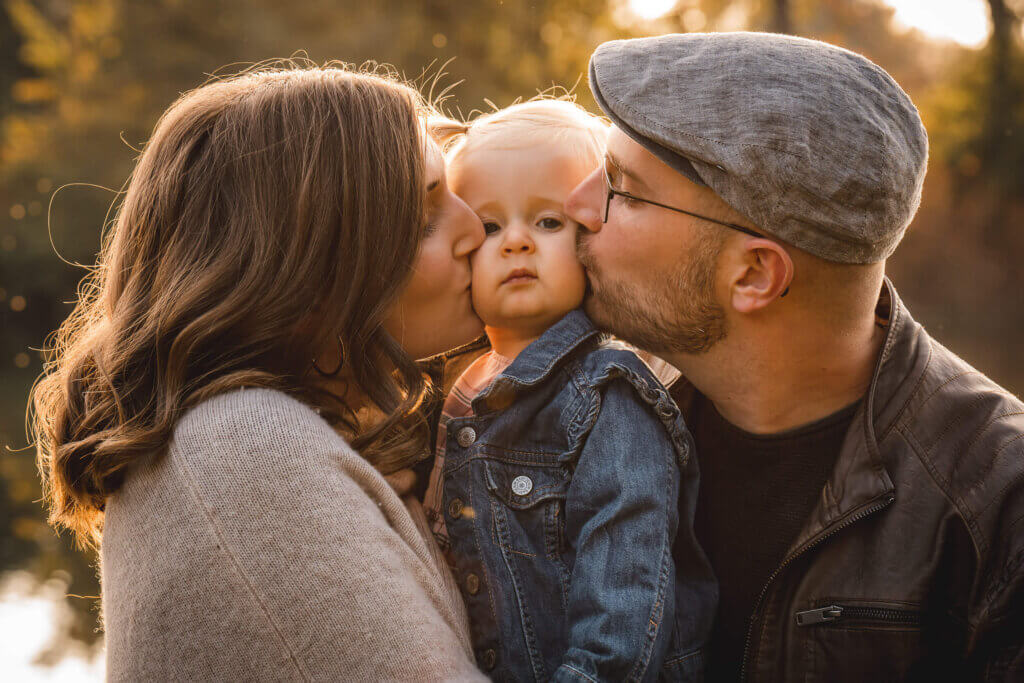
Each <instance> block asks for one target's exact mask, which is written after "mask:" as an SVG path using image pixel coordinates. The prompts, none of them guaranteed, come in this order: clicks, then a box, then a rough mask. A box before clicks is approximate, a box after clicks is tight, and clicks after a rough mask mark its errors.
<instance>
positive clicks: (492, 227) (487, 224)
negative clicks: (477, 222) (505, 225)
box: [484, 221, 501, 235]
mask: <svg viewBox="0 0 1024 683" xmlns="http://www.w3.org/2000/svg"><path fill="white" fill-rule="evenodd" d="M499 230H501V226H500V225H498V224H497V223H495V222H494V221H484V232H485V233H486V234H488V235H493V234H494V233H496V232H498V231H499Z"/></svg>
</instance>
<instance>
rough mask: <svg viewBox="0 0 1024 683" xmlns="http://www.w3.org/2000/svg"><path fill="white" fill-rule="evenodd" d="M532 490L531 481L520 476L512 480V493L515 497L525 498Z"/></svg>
mask: <svg viewBox="0 0 1024 683" xmlns="http://www.w3.org/2000/svg"><path fill="white" fill-rule="evenodd" d="M532 490H533V480H532V479H530V478H529V477H524V476H522V475H520V476H518V477H516V478H515V479H513V480H512V493H514V494H516V495H517V496H525V495H526V494H527V493H529V492H530V491H532Z"/></svg>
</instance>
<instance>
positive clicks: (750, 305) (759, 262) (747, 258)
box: [729, 238, 794, 313]
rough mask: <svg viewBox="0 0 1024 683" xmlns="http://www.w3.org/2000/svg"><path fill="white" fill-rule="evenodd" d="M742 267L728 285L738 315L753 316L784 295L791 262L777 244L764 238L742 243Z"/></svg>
mask: <svg viewBox="0 0 1024 683" xmlns="http://www.w3.org/2000/svg"><path fill="white" fill-rule="evenodd" d="M741 249H742V250H743V254H742V262H741V263H742V265H741V267H739V268H737V269H736V271H735V273H736V274H735V276H734V277H733V280H732V282H730V283H729V296H730V297H731V302H732V307H733V308H734V309H735V310H736V311H738V312H739V313H753V312H754V311H757V310H760V309H762V308H764V307H765V306H767V305H768V304H770V303H771V302H773V301H775V300H776V299H779V298H782V297H784V296H786V294H787V293H788V292H789V285H790V283H791V282H792V281H793V272H794V269H793V259H792V258H790V256H789V252H787V251H786V249H785V248H784V247H783V246H782V245H781V244H779V243H778V242H774V241H772V240H768V239H761V238H751V239H748V240H745V241H744V243H743V245H742V247H741Z"/></svg>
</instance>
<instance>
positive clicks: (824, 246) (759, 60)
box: [590, 33, 928, 263]
mask: <svg viewBox="0 0 1024 683" xmlns="http://www.w3.org/2000/svg"><path fill="white" fill-rule="evenodd" d="M590 87H591V89H592V90H593V92H594V97H595V98H596V99H597V102H598V104H599V105H600V106H601V108H602V109H603V110H604V112H605V113H606V114H607V115H608V117H609V118H611V119H612V121H613V122H614V123H615V124H616V125H617V126H619V128H621V129H622V130H623V131H624V132H625V133H626V134H628V135H629V136H630V137H632V138H633V139H634V140H636V141H637V142H639V143H640V144H642V145H644V147H646V148H647V149H648V150H650V151H651V153H653V154H655V155H656V156H658V157H659V158H660V159H662V160H663V161H665V163H667V164H669V165H670V166H672V167H673V168H675V169H676V170H678V171H679V172H680V173H682V174H683V175H685V176H687V177H689V178H690V179H691V180H693V181H694V182H697V183H699V184H704V185H707V186H709V187H710V188H711V189H712V190H714V191H715V193H717V194H718V195H719V196H720V197H721V198H722V199H724V200H725V201H726V203H728V204H729V205H730V206H732V207H733V208H734V209H736V210H737V211H739V212H740V213H741V214H743V215H745V216H747V217H748V218H750V220H751V221H753V223H754V225H755V226H756V227H758V228H760V229H761V230H763V231H764V232H765V233H767V234H769V235H772V236H775V237H778V238H779V239H781V240H782V241H784V242H788V243H789V244H792V245H794V246H796V247H799V248H801V249H803V250H805V251H808V252H810V253H812V254H815V255H817V256H820V257H821V258H823V259H826V260H829V261H835V262H840V263H874V262H877V261H881V260H883V259H885V258H886V257H888V256H889V255H890V254H891V253H892V252H893V250H895V249H896V245H897V244H899V241H900V239H901V238H902V237H903V233H904V231H905V230H906V228H907V225H908V224H909V223H910V221H911V219H912V218H913V217H914V213H915V212H916V211H917V207H918V205H919V204H920V202H921V185H922V184H923V182H924V175H925V167H926V165H927V160H928V136H927V134H926V133H925V129H924V125H923V124H922V123H921V117H920V116H919V115H918V112H917V108H916V107H915V106H914V103H913V102H911V101H910V98H909V97H908V96H907V94H906V93H905V92H903V90H902V89H901V88H900V86H899V85H897V84H896V82H895V81H894V80H893V79H892V77H890V76H889V74H887V73H886V72H885V71H883V70H882V69H881V68H879V67H878V66H876V65H875V64H873V63H872V62H871V61H869V60H868V59H866V58H865V57H862V56H861V55H858V54H856V53H854V52H850V51H849V50H844V49H842V48H838V47H835V46H834V45H829V44H827V43H821V42H818V41H814V40H807V39H804V38H795V37H792V36H784V35H777V34H771V33H687V34H672V35H665V36H658V37H654V38H639V39H635V40H613V41H611V42H608V43H604V44H602V45H601V46H599V47H598V48H597V50H596V51H595V52H594V55H593V57H591V60H590Z"/></svg>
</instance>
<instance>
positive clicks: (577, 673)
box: [562, 663, 598, 683]
mask: <svg viewBox="0 0 1024 683" xmlns="http://www.w3.org/2000/svg"><path fill="white" fill-rule="evenodd" d="M562 668H564V669H566V670H567V671H568V672H569V673H571V674H573V675H574V676H579V677H580V678H582V679H583V680H585V681H591V682H592V683H598V680H597V679H596V678H591V677H590V676H588V675H587V674H585V673H583V672H582V671H580V670H579V669H577V668H576V667H574V666H573V665H572V664H564V663H563V664H562Z"/></svg>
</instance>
